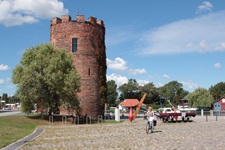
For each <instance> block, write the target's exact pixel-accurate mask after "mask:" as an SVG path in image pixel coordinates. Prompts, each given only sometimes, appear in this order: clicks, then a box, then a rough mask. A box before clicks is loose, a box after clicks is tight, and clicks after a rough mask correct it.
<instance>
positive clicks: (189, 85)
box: [180, 80, 198, 90]
mask: <svg viewBox="0 0 225 150" xmlns="http://www.w3.org/2000/svg"><path fill="white" fill-rule="evenodd" d="M180 83H182V85H183V87H184V88H187V89H191V90H194V89H196V88H198V84H197V83H193V82H192V81H191V80H188V81H181V82H180Z"/></svg>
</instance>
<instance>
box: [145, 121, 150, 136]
mask: <svg viewBox="0 0 225 150" xmlns="http://www.w3.org/2000/svg"><path fill="white" fill-rule="evenodd" d="M149 129H150V124H149V122H147V124H146V133H147V134H148V133H149V131H150V130H149Z"/></svg>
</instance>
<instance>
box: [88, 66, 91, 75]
mask: <svg viewBox="0 0 225 150" xmlns="http://www.w3.org/2000/svg"><path fill="white" fill-rule="evenodd" d="M88 75H89V76H90V75H91V68H89V69H88Z"/></svg>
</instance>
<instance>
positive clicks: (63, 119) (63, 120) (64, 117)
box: [62, 116, 66, 124]
mask: <svg viewBox="0 0 225 150" xmlns="http://www.w3.org/2000/svg"><path fill="white" fill-rule="evenodd" d="M63 122H64V124H66V116H62V123H63Z"/></svg>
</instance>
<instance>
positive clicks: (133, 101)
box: [120, 99, 146, 107]
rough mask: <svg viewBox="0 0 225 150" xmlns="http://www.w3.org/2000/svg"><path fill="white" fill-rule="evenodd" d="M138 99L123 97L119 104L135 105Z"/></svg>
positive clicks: (125, 105)
mask: <svg viewBox="0 0 225 150" xmlns="http://www.w3.org/2000/svg"><path fill="white" fill-rule="evenodd" d="M139 102H140V101H139V100H138V99H124V101H123V102H121V103H120V105H122V106H124V107H135V106H137V105H138V104H139ZM142 106H146V105H145V104H142Z"/></svg>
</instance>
